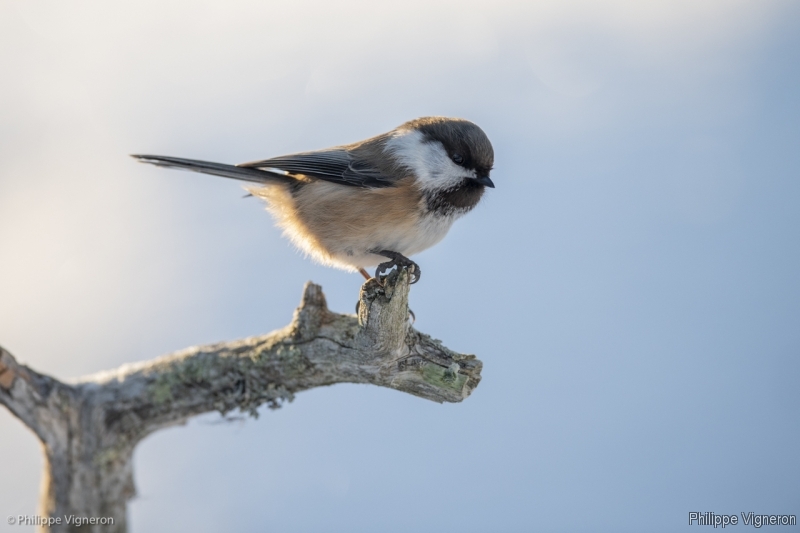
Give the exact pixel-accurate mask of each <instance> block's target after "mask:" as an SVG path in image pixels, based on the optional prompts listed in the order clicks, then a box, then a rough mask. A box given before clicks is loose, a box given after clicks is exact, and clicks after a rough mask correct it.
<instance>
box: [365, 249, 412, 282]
mask: <svg viewBox="0 0 800 533" xmlns="http://www.w3.org/2000/svg"><path fill="white" fill-rule="evenodd" d="M376 253H377V254H378V255H382V256H384V257H388V258H389V261H386V262H384V263H381V264H379V265H378V268H376V269H375V279H377V280H379V281H380V279H381V276H382V275H383V274H384V273H386V272H389V271H390V270H391V269H393V268H398V269H399V268H402V267H406V268H407V269H408V273H409V274H410V275H411V281H409V283H410V284H412V285H413V284H414V283H416V282H418V281H419V278H420V276H421V275H422V271H421V270H420V268H419V265H418V264H416V263H415V262H414V261H412V260H411V259H409V258H408V257H406V256H404V255H403V254H399V253H397V252H392V251H389V250H381V251H380V252H376Z"/></svg>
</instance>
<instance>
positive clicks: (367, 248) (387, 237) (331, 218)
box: [259, 181, 454, 270]
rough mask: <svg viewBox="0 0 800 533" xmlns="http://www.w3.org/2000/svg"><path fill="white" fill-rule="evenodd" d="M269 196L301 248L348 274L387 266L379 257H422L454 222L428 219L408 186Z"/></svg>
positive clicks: (329, 186) (315, 186) (317, 185)
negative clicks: (385, 252) (386, 253)
mask: <svg viewBox="0 0 800 533" xmlns="http://www.w3.org/2000/svg"><path fill="white" fill-rule="evenodd" d="M259 195H260V196H262V197H266V194H263V193H262V194H259ZM270 196H272V197H268V198H267V200H268V202H269V203H270V211H272V212H273V214H274V215H275V216H276V218H277V219H278V223H279V225H280V226H281V227H283V228H284V230H285V232H286V235H287V236H288V237H289V238H290V239H291V240H292V241H293V242H294V243H295V244H296V245H297V246H298V247H299V248H301V249H302V250H304V251H305V252H307V253H308V254H309V255H310V256H312V257H313V258H314V259H315V260H317V261H318V262H320V263H323V264H327V265H331V266H337V267H340V268H344V269H346V270H354V269H357V268H361V267H369V266H374V265H377V264H378V263H381V262H383V261H386V258H385V257H382V256H380V255H376V254H375V253H372V252H375V251H381V250H390V251H392V252H398V253H401V254H403V255H405V256H409V255H413V254H415V253H419V252H421V251H422V250H425V249H426V248H429V247H431V246H433V245H434V244H436V243H437V242H439V241H440V240H442V238H443V237H444V236H445V235H446V234H447V231H448V230H449V229H450V226H451V225H452V223H453V220H454V218H453V217H442V216H437V215H433V214H430V213H428V212H427V210H425V209H424V202H423V201H422V197H421V194H420V193H419V191H418V190H417V188H416V187H414V186H413V185H412V184H411V183H410V182H408V183H401V184H399V185H398V186H396V187H386V188H380V189H360V188H356V187H348V186H342V185H338V184H333V183H328V182H322V181H319V182H314V183H310V184H308V185H306V186H304V187H303V188H302V189H301V190H299V191H297V192H296V193H295V194H294V195H292V197H291V198H289V197H288V194H287V195H281V198H278V197H276V196H274V195H270ZM289 202H291V204H292V205H289Z"/></svg>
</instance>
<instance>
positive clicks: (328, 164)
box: [237, 148, 394, 188]
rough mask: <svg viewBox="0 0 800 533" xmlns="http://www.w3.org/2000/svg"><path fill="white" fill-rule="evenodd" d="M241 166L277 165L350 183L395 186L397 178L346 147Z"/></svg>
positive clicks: (262, 166) (312, 175)
mask: <svg viewBox="0 0 800 533" xmlns="http://www.w3.org/2000/svg"><path fill="white" fill-rule="evenodd" d="M237 166H238V167H240V168H260V169H266V168H276V169H279V170H283V171H284V172H289V173H290V174H303V175H305V176H309V177H311V178H317V179H320V180H325V181H331V182H334V183H340V184H342V185H350V186H353V187H368V188H373V187H391V186H393V185H394V182H393V180H392V179H391V178H390V177H388V176H386V175H385V174H384V173H383V172H381V171H380V170H378V169H376V168H374V166H373V165H371V164H369V163H368V162H367V161H365V160H364V159H362V158H358V157H356V156H354V154H353V153H352V152H351V151H348V150H346V149H344V148H338V149H331V150H318V151H315V152H302V153H299V154H290V155H284V156H280V157H273V158H272V159H264V160H261V161H252V162H250V163H242V164H240V165H237Z"/></svg>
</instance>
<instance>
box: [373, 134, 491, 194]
mask: <svg viewBox="0 0 800 533" xmlns="http://www.w3.org/2000/svg"><path fill="white" fill-rule="evenodd" d="M386 151H387V152H389V153H390V154H392V155H394V156H395V157H396V158H397V159H398V160H399V161H400V163H401V164H402V165H404V166H406V167H408V168H409V169H410V170H412V171H413V172H414V174H415V175H416V176H417V183H418V185H419V186H420V188H421V189H423V190H447V189H451V188H453V187H455V186H457V185H458V184H459V183H461V181H462V180H463V179H464V178H475V177H476V175H475V171H474V170H467V169H465V168H463V167H460V166H458V165H456V164H455V163H453V161H452V160H451V159H450V157H449V156H448V155H447V152H446V151H445V149H444V147H443V146H442V144H441V143H439V142H430V141H426V140H425V138H424V136H423V135H422V133H420V132H419V131H416V130H406V131H401V132H398V133H396V134H395V135H394V136H393V137H392V138H391V139H389V141H388V142H387V143H386Z"/></svg>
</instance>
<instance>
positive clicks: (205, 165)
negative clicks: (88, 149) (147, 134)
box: [131, 154, 295, 183]
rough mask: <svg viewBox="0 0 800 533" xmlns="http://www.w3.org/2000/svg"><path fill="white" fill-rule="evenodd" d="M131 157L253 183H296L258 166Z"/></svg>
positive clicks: (158, 157) (161, 157)
mask: <svg viewBox="0 0 800 533" xmlns="http://www.w3.org/2000/svg"><path fill="white" fill-rule="evenodd" d="M131 157H133V158H134V159H137V160H139V161H141V162H142V163H150V164H151V165H156V166H159V167H167V168H177V169H181V170H191V171H193V172H202V173H203V174H211V175H212V176H222V177H223V178H231V179H235V180H242V181H250V182H253V183H276V182H279V183H294V182H295V180H294V179H293V178H291V177H289V176H286V175H284V174H279V173H277V172H270V171H268V170H259V169H256V168H245V167H237V166H233V165H224V164H222V163H211V162H209V161H198V160H196V159H182V158H180V157H165V156H161V155H137V154H132V155H131Z"/></svg>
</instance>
